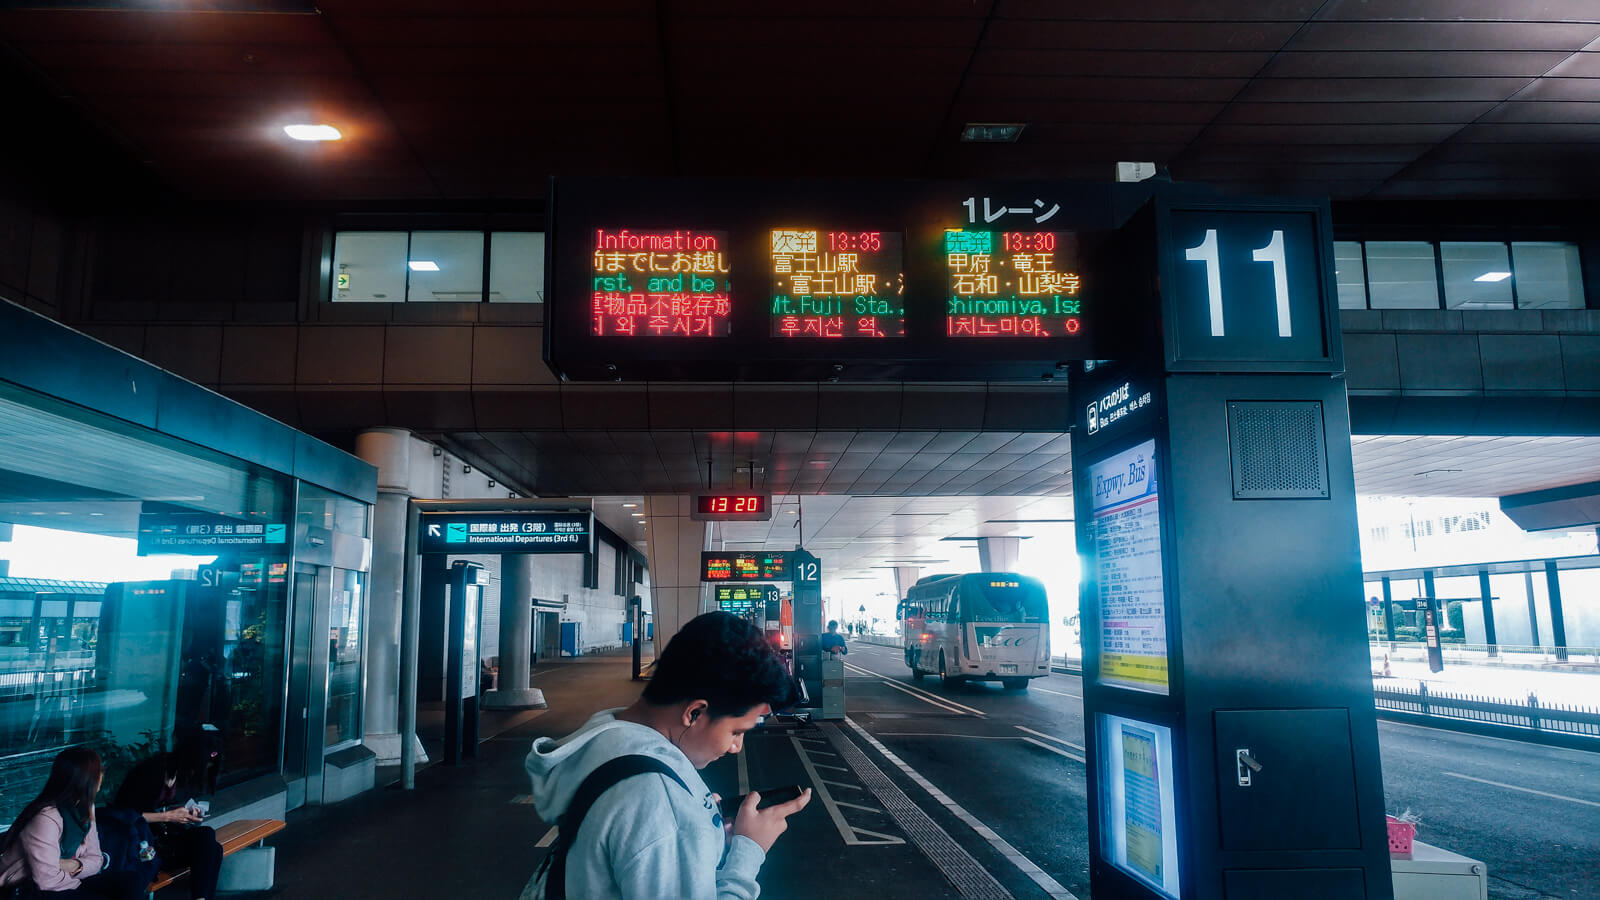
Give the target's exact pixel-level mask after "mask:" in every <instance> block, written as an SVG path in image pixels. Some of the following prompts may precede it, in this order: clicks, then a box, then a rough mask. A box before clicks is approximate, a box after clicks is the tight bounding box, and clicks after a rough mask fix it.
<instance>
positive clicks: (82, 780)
mask: <svg viewBox="0 0 1600 900" xmlns="http://www.w3.org/2000/svg"><path fill="white" fill-rule="evenodd" d="M100 771H101V766H100V754H98V753H96V752H94V751H93V750H90V749H89V748H88V747H68V748H67V749H65V750H63V751H61V752H60V753H57V754H56V759H55V762H54V763H52V764H51V766H50V778H49V779H48V780H47V781H45V783H44V788H43V789H42V790H40V791H39V796H37V797H35V798H34V800H33V802H32V803H29V804H28V805H27V806H25V807H23V808H22V813H21V814H20V815H18V816H17V820H16V821H15V822H13V823H11V830H10V831H8V832H6V840H7V842H9V841H10V840H11V839H12V838H14V837H16V836H17V835H19V834H21V833H22V828H23V826H25V825H27V824H28V823H29V822H31V821H33V817H34V816H36V815H38V814H39V810H41V809H44V808H45V807H46V806H54V807H55V808H56V809H57V810H58V811H60V813H61V815H62V816H63V817H65V816H66V815H67V813H68V812H72V813H74V814H76V815H77V817H78V819H79V820H80V821H83V822H87V821H89V818H90V816H92V815H94V795H95V791H96V790H98V789H99V787H100Z"/></svg>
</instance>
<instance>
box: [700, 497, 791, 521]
mask: <svg viewBox="0 0 1600 900" xmlns="http://www.w3.org/2000/svg"><path fill="white" fill-rule="evenodd" d="M689 518H691V519H693V520H694V521H697V522H727V521H734V522H741V521H742V522H765V521H767V520H768V519H771V518H772V497H771V496H770V495H768V494H752V493H740V492H723V493H707V494H695V495H694V507H693V509H691V510H690V514H689Z"/></svg>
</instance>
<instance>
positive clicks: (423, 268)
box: [406, 259, 439, 272]
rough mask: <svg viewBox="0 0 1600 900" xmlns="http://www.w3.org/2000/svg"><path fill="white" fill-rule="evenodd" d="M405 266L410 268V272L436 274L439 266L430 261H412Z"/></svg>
mask: <svg viewBox="0 0 1600 900" xmlns="http://www.w3.org/2000/svg"><path fill="white" fill-rule="evenodd" d="M406 265H408V266H410V267H411V271H413V272H437V271H439V264H438V263H436V262H434V261H433V260H431V259H413V260H411V261H410V262H408V263H406Z"/></svg>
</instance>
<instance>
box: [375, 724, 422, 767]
mask: <svg viewBox="0 0 1600 900" xmlns="http://www.w3.org/2000/svg"><path fill="white" fill-rule="evenodd" d="M361 743H363V744H365V745H366V747H367V749H368V750H371V751H372V752H373V753H374V754H376V755H377V757H378V765H380V766H398V765H400V734H399V732H395V731H390V732H387V733H379V734H369V735H367V736H365V737H363V738H362V739H361ZM412 743H413V744H414V745H415V748H414V749H415V750H416V751H417V764H418V765H421V764H423V763H425V762H427V761H428V752H427V751H426V750H423V749H422V739H421V738H419V737H417V736H415V735H412Z"/></svg>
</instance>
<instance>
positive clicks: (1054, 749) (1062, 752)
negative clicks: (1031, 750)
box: [1021, 737, 1085, 762]
mask: <svg viewBox="0 0 1600 900" xmlns="http://www.w3.org/2000/svg"><path fill="white" fill-rule="evenodd" d="M1021 740H1023V741H1025V742H1027V743H1029V744H1032V745H1034V746H1035V747H1039V748H1041V749H1044V750H1049V751H1050V752H1051V753H1054V754H1056V755H1058V756H1065V757H1066V758H1067V759H1072V760H1077V761H1078V762H1085V761H1084V758H1083V757H1081V756H1079V755H1078V754H1076V753H1068V752H1067V751H1065V750H1063V749H1061V748H1060V747H1052V746H1050V745H1049V744H1046V743H1045V742H1044V741H1036V740H1034V739H1033V738H1030V737H1025V738H1021Z"/></svg>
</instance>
